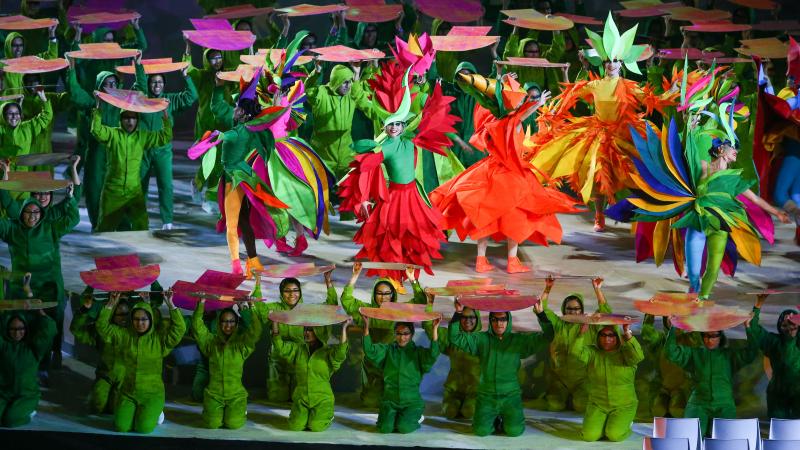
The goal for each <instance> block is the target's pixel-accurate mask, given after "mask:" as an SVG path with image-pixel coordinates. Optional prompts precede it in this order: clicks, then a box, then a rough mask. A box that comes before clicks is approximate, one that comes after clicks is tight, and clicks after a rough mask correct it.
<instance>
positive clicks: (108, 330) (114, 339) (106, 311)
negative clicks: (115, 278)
mask: <svg viewBox="0 0 800 450" xmlns="http://www.w3.org/2000/svg"><path fill="white" fill-rule="evenodd" d="M118 303H119V292H112V293H110V295H109V299H108V302H107V303H106V306H105V308H103V309H101V310H100V315H99V316H98V317H97V321H96V322H95V324H94V327H95V329H96V330H97V335H98V336H99V337H100V339H102V340H103V342H105V343H106V344H112V345H116V344H118V343H119V342H120V341H122V340H123V339H124V338H125V335H126V333H127V332H128V331H127V330H125V329H123V328H121V327H117V326H114V325H111V315H112V314H114V309H115V308H116V307H117V304H118Z"/></svg>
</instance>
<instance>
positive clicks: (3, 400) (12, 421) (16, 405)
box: [0, 392, 39, 428]
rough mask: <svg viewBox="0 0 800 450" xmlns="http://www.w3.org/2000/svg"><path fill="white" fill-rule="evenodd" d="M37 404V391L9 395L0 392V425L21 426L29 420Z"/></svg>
mask: <svg viewBox="0 0 800 450" xmlns="http://www.w3.org/2000/svg"><path fill="white" fill-rule="evenodd" d="M38 404H39V393H38V392H37V393H36V394H34V395H21V396H16V395H15V396H10V397H6V396H5V395H2V394H0V426H3V427H9V428H13V427H21V426H22V425H25V424H27V423H28V422H30V421H31V413H33V412H34V411H35V410H36V405H38Z"/></svg>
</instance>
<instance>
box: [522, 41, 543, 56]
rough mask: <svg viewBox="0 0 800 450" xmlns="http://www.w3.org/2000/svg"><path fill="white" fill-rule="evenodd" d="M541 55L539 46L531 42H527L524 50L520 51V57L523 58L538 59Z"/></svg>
mask: <svg viewBox="0 0 800 450" xmlns="http://www.w3.org/2000/svg"><path fill="white" fill-rule="evenodd" d="M539 55H541V53H540V52H539V44H537V43H536V42H533V41H529V42H528V43H526V44H525V48H524V49H523V50H522V56H524V57H525V58H538V57H539Z"/></svg>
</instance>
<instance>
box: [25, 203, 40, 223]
mask: <svg viewBox="0 0 800 450" xmlns="http://www.w3.org/2000/svg"><path fill="white" fill-rule="evenodd" d="M41 219H42V208H40V207H39V205H36V204H33V203H31V204H29V205H27V206H25V208H24V209H23V210H22V223H23V224H25V226H26V227H28V228H33V227H35V226H36V224H37V223H39V220H41Z"/></svg>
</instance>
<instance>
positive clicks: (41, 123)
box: [28, 97, 53, 139]
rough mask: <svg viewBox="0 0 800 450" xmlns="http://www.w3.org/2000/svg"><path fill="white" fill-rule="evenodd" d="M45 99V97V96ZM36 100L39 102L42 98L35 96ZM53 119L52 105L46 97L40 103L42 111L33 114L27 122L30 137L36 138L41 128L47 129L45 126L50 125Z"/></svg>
mask: <svg viewBox="0 0 800 450" xmlns="http://www.w3.org/2000/svg"><path fill="white" fill-rule="evenodd" d="M45 99H47V97H45ZM36 101H37V102H41V101H42V100H41V99H39V98H37V100H36ZM52 121H53V105H52V104H51V103H50V100H49V99H47V100H45V101H44V102H43V104H42V111H41V112H40V113H39V114H37V115H36V116H34V117H33V118H32V119H30V121H29V122H28V127H29V128H30V130H29V131H30V133H31V138H33V139H36V136H37V135H38V134H39V133H41V132H42V131H43V130H46V129H47V126H48V125H50V122H52Z"/></svg>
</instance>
